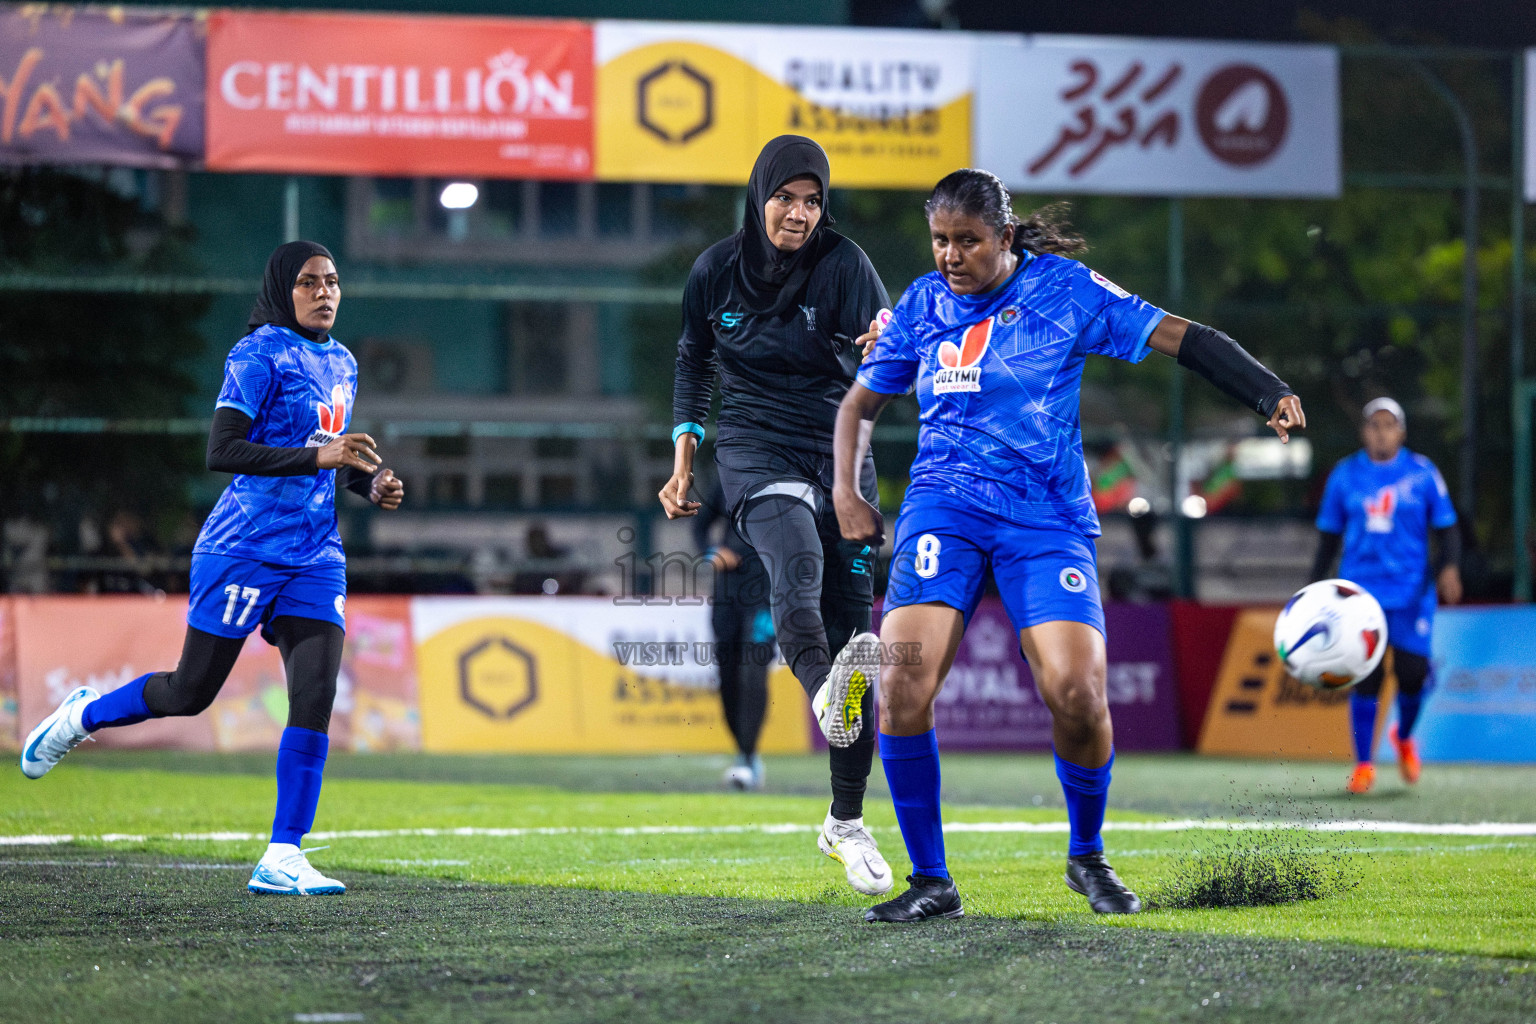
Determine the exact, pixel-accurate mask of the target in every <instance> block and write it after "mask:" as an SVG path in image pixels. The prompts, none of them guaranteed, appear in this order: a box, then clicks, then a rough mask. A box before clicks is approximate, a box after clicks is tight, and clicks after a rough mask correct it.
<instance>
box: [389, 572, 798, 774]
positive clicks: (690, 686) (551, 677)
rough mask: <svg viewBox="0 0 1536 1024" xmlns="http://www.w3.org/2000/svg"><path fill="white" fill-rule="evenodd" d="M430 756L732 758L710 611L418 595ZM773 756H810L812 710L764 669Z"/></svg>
mask: <svg viewBox="0 0 1536 1024" xmlns="http://www.w3.org/2000/svg"><path fill="white" fill-rule="evenodd" d="M412 624H413V628H414V632H415V637H416V656H417V660H418V664H419V666H420V674H421V698H420V702H421V727H422V734H421V738H422V749H423V750H429V751H496V752H505V753H528V752H539V753H558V752H567V753H638V752H644V751H651V752H656V751H706V752H721V753H724V752H726V751H729V750H731V749H733V747H732V742H731V736H730V733H729V731H728V730H727V729H726V726H725V722H724V718H723V716H722V713H721V708H720V696H719V690H718V673H717V669H716V662H717V660H718V659H717V656H716V655H717V652H716V650H715V648H714V644H713V642H712V640H713V637H712V634H711V631H710V611H709V607H708V606H707V605H705V604H704V603H703V602H702V601H700V602H699V603H697V604H681V603H679V604H669V605H652V604H640V603H638V602H637V603H634V604H627V603H625V602H624V601H622V600H615V599H613V598H608V597H561V598H555V599H550V598H540V597H531V598H529V597H463V598H459V597H418V598H415V599H414V600H413V602H412ZM768 694H769V708H768V717H767V720H766V722H765V723H764V726H763V734H762V739H761V743H760V748H759V749H761V750H762V751H764V752H765V753H801V752H804V751H805V750H806V749H808V745H809V741H808V739H807V725H808V723H807V721H806V715H805V710H804V709H805V707H806V699H805V694H804V691H802V690H801V688H800V684H799V683H797V682H795V679H794V677H793V676H792V675H790V673H789V670H788V669H786V668H783V667H782V666H779V665H774V666H772V667H771V668H770V673H769V683H768Z"/></svg>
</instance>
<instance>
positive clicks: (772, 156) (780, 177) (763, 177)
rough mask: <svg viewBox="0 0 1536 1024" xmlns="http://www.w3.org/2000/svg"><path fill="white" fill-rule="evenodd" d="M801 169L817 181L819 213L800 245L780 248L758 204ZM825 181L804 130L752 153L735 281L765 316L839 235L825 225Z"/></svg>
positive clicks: (779, 308)
mask: <svg viewBox="0 0 1536 1024" xmlns="http://www.w3.org/2000/svg"><path fill="white" fill-rule="evenodd" d="M803 175H809V176H810V177H812V178H815V179H816V181H817V182H818V183H819V184H820V185H821V218H820V219H819V220H818V221H817V222H816V227H815V228H813V229H812V230H811V235H810V237H809V238H807V239H806V240H805V244H804V245H802V246H801V247H800V248H798V249H796V250H795V251H794V252H780V251H779V249H778V247H777V246H775V245H774V244H773V243H772V242H770V241H769V240H768V226H767V225H766V224H764V223H763V207H764V206H765V205H767V202H768V200H769V198H770V197H772V195H773V194H774V192H776V191H777V190H778V189H780V188H782V187H783V185H784V183H785V182H787V181H789V180H790V179H791V178H799V177H801V176H803ZM831 182H832V171H831V168H830V167H829V166H828V164H827V154H826V152H825V151H824V150H823V149H822V148H821V147H820V146H819V145H817V144H816V143H815V142H814V141H813V140H811V139H808V138H806V137H805V136H804V135H780V136H779V137H778V138H776V139H774V140H773V141H772V142H770V143H768V145H766V146H764V147H763V151H762V152H761V153H759V154H757V163H755V164H753V165H752V176H751V177H750V178H748V179H747V212H746V216H744V217H743V218H742V220H741V230H740V231H738V232H736V285H737V290H738V291H740V292H741V298H742V303H743V305H745V306H746V307H747V309H748V310H749V311H751V312H753V313H758V314H765V315H768V316H776V315H777V314H779V313H781V312H783V311H784V309H785V308H786V307H788V306H789V304H790V303H791V302H792V301H794V299H795V297H796V296H797V295H799V293H800V289H801V288H803V287H804V286H805V281H806V278H808V277H810V276H811V271H812V270H814V269H816V264H817V263H819V262H820V261H821V258H822V256H823V255H825V254H826V253H828V252H830V251H831V250H832V247H833V246H834V245H836V244H837V242H838V241H839V240H841V238H842V236H841V235H839V234H838V233H837V232H835V231H832V230H830V229H828V228H827V225H828V224H829V223H830V222H831V220H832V218H831V215H830V214H829V213H828V210H827V188H828V186H829V185H830V184H831Z"/></svg>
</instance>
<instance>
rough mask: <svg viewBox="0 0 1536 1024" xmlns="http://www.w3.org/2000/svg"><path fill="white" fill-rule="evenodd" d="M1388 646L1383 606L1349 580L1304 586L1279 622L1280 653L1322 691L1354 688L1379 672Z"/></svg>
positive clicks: (1277, 646)
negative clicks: (1376, 671) (1378, 668)
mask: <svg viewBox="0 0 1536 1024" xmlns="http://www.w3.org/2000/svg"><path fill="white" fill-rule="evenodd" d="M1386 649H1387V617H1386V616H1385V615H1383V614H1382V611H1381V605H1379V604H1377V603H1376V599H1375V598H1374V597H1372V596H1371V594H1370V592H1369V591H1368V590H1366V589H1365V588H1364V587H1362V586H1361V585H1360V584H1358V583H1351V582H1350V581H1349V580H1320V581H1319V582H1317V583H1312V584H1309V585H1307V586H1305V587H1302V588H1301V589H1300V590H1298V591H1296V593H1295V595H1294V596H1293V597H1292V598H1291V599H1290V600H1289V601H1287V602H1286V603H1285V608H1284V609H1283V610H1282V611H1281V612H1280V618H1278V619H1276V620H1275V653H1276V654H1279V655H1280V660H1281V661H1283V662H1285V667H1286V669H1287V670H1288V671H1289V672H1290V673H1291V675H1293V676H1295V677H1296V679H1297V680H1298V681H1300V682H1302V683H1305V684H1306V685H1308V686H1313V687H1316V688H1317V689H1319V690H1344V689H1348V688H1349V687H1351V686H1354V685H1355V684H1356V683H1358V682H1359V681H1360V680H1362V679H1364V678H1365V677H1366V676H1368V675H1370V674H1371V673H1372V672H1374V671H1375V670H1376V666H1377V665H1379V664H1381V656H1382V654H1384V653H1385V652H1386Z"/></svg>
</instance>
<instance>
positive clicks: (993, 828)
mask: <svg viewBox="0 0 1536 1024" xmlns="http://www.w3.org/2000/svg"><path fill="white" fill-rule="evenodd" d="M817 828H818V826H816V825H805V824H800V823H798V822H793V823H782V824H760V825H636V826H620V827H609V828H604V827H545V828H479V827H471V826H465V827H460V828H395V829H382V828H381V829H348V830H342V831H334V832H311V833H310V834H309V838H310V839H313V840H316V841H321V840H328V839H401V838H413V837H421V838H443V837H466V838H489V839H518V838H522V837H525V836H686V835H744V834H757V835H786V834H793V833H805V832H815V831H816V830H817ZM881 831H890V832H894V831H895V829H889V828H888V829H883V830H881ZM944 831H945V832H953V833H963V832H1016V833H1025V834H1037V835H1045V834H1060V833H1064V832H1066V831H1068V825H1067V823H1066V822H1065V821H955V822H950V823H949V824H947V825H945V826H944ZM1104 831H1106V832H1275V831H1300V832H1380V833H1392V834H1399V835H1422V836H1536V823H1532V822H1506V821H1485V822H1479V823H1476V824H1461V823H1440V822H1422V821H1370V820H1366V819H1355V820H1344V821H1221V820H1212V819H1194V818H1185V819H1177V820H1170V821H1109V822H1105V823H1104ZM266 838H267V833H265V832H170V833H165V834H162V835H147V834H145V835H139V834H135V833H128V832H106V833H102V834H100V835H80V834H73V833H59V834H35V835H11V836H0V846H51V845H55V844H58V843H72V842H90V843H147V842H150V841H152V840H158V841H164V840H171V841H177V842H212V843H233V842H254V841H258V840H265V839H266Z"/></svg>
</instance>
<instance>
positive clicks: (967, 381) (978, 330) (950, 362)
mask: <svg viewBox="0 0 1536 1024" xmlns="http://www.w3.org/2000/svg"><path fill="white" fill-rule="evenodd" d="M991 342H992V318H991V317H987V318H986V319H985V320H983V321H981V323H978V324H971V326H969V327H967V328H966V329H965V333H964V334H962V335H961V336H960V344H959V346H958V347H957V346H956V345H955V343H954V342H952V341H944V342H940V343H939V368H938V369H937V370H935V371H934V372H933V393H934V394H936V395H948V394H953V393H954V392H957V391H980V390H981V365H980V364H981V357H982V356H983V355H984V354H985V353H986V351H987V346H988V345H989V344H991Z"/></svg>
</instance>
